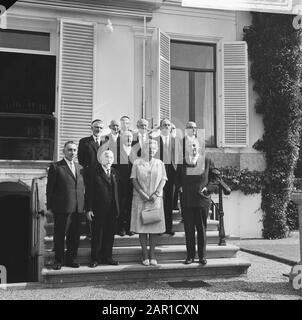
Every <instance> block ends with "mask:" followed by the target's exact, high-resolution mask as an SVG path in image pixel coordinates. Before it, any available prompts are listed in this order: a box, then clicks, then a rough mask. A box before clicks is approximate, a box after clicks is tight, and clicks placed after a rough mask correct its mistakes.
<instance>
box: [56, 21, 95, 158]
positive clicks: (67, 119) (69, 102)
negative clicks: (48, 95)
mask: <svg viewBox="0 0 302 320" xmlns="http://www.w3.org/2000/svg"><path fill="white" fill-rule="evenodd" d="M95 38H96V37H95V24H93V23H85V22H79V21H69V20H61V28H60V62H59V63H60V64H59V66H60V80H59V104H60V105H59V119H58V120H59V136H58V148H59V150H58V155H59V156H60V157H61V156H62V149H63V146H64V143H65V142H66V141H68V140H73V141H75V142H76V143H78V141H79V139H81V138H83V137H85V136H88V135H89V134H90V123H91V121H92V116H93V105H94V70H95V65H94V64H95V40H96V39H95Z"/></svg>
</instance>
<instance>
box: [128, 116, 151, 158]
mask: <svg viewBox="0 0 302 320" xmlns="http://www.w3.org/2000/svg"><path fill="white" fill-rule="evenodd" d="M148 126H149V122H148V121H147V120H146V119H139V120H138V121H137V123H136V127H137V129H138V132H135V133H134V134H133V142H132V147H133V151H134V152H135V153H136V156H137V157H141V154H142V147H143V145H144V143H145V142H146V141H147V140H148V139H149V133H150V131H149V129H148Z"/></svg>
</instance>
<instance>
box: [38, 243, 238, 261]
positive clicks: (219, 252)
mask: <svg viewBox="0 0 302 320" xmlns="http://www.w3.org/2000/svg"><path fill="white" fill-rule="evenodd" d="M238 250H239V248H238V247H237V246H233V245H227V246H218V245H207V253H206V258H207V259H214V258H215V259H219V258H234V257H236V253H237V251H238ZM141 251H142V250H141V247H140V246H133V247H113V255H112V256H113V259H114V260H117V261H119V262H133V263H137V262H140V261H141ZM90 252H91V250H90V248H79V250H78V257H77V259H76V261H77V262H79V263H80V264H88V263H89V262H90ZM155 254H156V257H157V260H158V261H161V260H178V261H183V260H185V258H186V256H187V254H186V246H185V245H161V246H156V249H155ZM196 258H198V257H197V254H196ZM44 259H45V265H50V264H51V263H52V262H53V260H54V252H53V251H52V250H51V249H48V250H45V255H44Z"/></svg>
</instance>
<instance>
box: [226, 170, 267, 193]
mask: <svg viewBox="0 0 302 320" xmlns="http://www.w3.org/2000/svg"><path fill="white" fill-rule="evenodd" d="M220 171H221V173H222V179H223V181H224V182H225V183H226V184H227V185H228V186H229V187H230V188H231V190H233V191H237V190H239V191H242V192H243V193H244V194H245V195H247V194H254V193H260V192H261V185H262V176H263V173H262V172H260V171H256V170H254V171H249V170H247V169H244V170H240V169H239V168H237V167H224V168H221V169H220Z"/></svg>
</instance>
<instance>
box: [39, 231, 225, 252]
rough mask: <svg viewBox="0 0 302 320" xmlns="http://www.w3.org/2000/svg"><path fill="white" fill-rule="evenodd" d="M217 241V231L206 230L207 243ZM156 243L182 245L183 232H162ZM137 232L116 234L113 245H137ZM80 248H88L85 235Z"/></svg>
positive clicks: (49, 246) (48, 239) (50, 244)
mask: <svg viewBox="0 0 302 320" xmlns="http://www.w3.org/2000/svg"><path fill="white" fill-rule="evenodd" d="M218 242H219V235H218V231H207V244H217V243H218ZM44 243H45V249H52V248H53V236H50V237H45V239H44ZM157 243H158V245H165V244H166V245H178V244H179V245H184V244H185V233H184V232H175V235H174V236H170V235H166V234H163V235H161V236H160V237H158V242H157ZM139 245H140V242H139V238H138V234H135V235H133V236H131V237H130V236H127V235H126V236H124V237H121V236H118V235H116V236H115V238H114V246H115V247H132V246H139ZM79 247H80V248H90V240H89V238H87V237H86V236H81V239H80V245H79Z"/></svg>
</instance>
